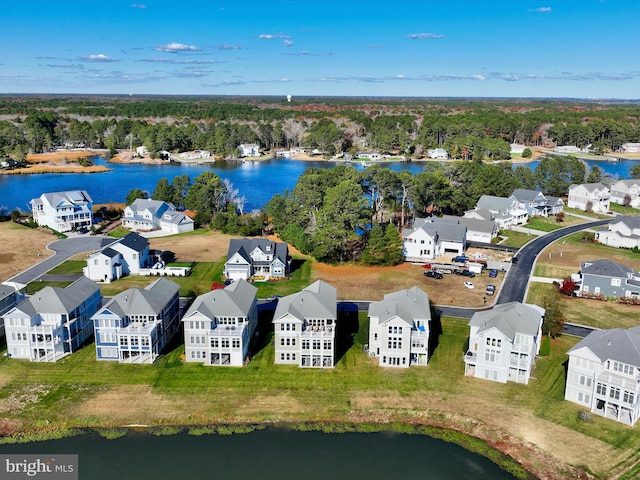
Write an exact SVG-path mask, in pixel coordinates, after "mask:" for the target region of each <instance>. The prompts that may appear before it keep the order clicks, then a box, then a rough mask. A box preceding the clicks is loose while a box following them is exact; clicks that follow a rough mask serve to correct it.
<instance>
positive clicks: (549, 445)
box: [0, 313, 640, 479]
mask: <svg viewBox="0 0 640 480" xmlns="http://www.w3.org/2000/svg"><path fill="white" fill-rule="evenodd" d="M352 320H353V319H352ZM347 321H348V320H347ZM367 325H368V321H367V319H366V315H365V314H363V313H360V314H359V316H358V321H357V327H356V328H355V329H352V330H353V331H352V333H351V334H350V335H349V336H348V337H347V338H343V340H342V345H343V347H342V350H341V352H340V355H339V361H338V362H337V365H336V368H335V369H331V370H316V369H313V370H312V369H309V370H305V369H298V368H296V367H293V366H282V365H274V364H273V361H274V347H273V345H272V344H271V339H272V335H271V333H270V330H269V329H268V326H267V327H266V329H265V330H263V335H262V336H261V337H260V340H259V341H258V342H257V343H256V345H255V348H254V354H253V357H252V359H251V362H250V363H249V364H248V365H247V366H245V367H243V368H212V367H204V366H202V365H198V364H192V363H185V362H183V360H182V355H183V352H184V347H183V346H182V345H178V346H176V347H175V348H173V349H172V350H170V351H168V352H167V353H166V355H164V356H163V357H162V358H160V359H159V360H158V361H157V362H156V363H155V364H154V365H120V364H117V363H116V364H114V363H109V362H97V361H96V360H95V350H94V347H93V345H89V346H87V347H85V348H83V349H81V350H80V351H78V352H76V353H74V354H73V355H71V356H68V357H66V358H64V359H62V360H61V361H59V362H57V363H55V364H36V363H30V362H26V361H19V360H12V359H7V358H6V357H0V415H1V417H2V420H1V421H0V426H1V427H2V428H3V431H4V432H5V433H8V432H9V431H10V430H11V429H22V430H27V431H30V432H44V431H51V430H54V431H55V429H56V428H66V427H70V426H83V427H94V428H97V427H107V428H108V427H119V426H123V425H131V424H146V425H154V426H162V425H176V424H178V425H184V424H186V425H203V424H209V423H255V422H275V423H277V422H292V423H295V422H343V423H344V422H363V421H364V422H371V423H393V422H406V423H414V424H436V425H444V426H449V427H451V428H455V429H458V430H460V431H463V432H466V433H470V434H472V435H475V436H478V437H479V438H483V439H485V440H487V441H488V442H489V443H490V444H493V445H495V446H498V447H499V448H501V449H502V450H503V451H506V452H507V453H508V454H510V455H511V456H513V458H515V459H516V460H517V461H519V462H521V463H522V464H523V465H524V466H525V467H526V468H527V469H529V470H531V471H534V472H537V473H538V475H539V476H540V477H541V478H551V479H554V478H557V479H560V478H567V477H568V476H570V475H571V472H570V469H569V468H568V467H566V466H565V465H574V466H581V467H583V468H587V469H588V470H590V471H592V472H593V473H595V474H596V475H598V476H599V477H602V478H604V477H607V476H609V475H610V474H611V473H612V472H614V471H617V469H619V468H620V466H621V465H626V464H628V463H631V462H633V461H635V460H636V459H637V458H638V456H639V455H640V453H639V452H640V437H639V436H638V435H636V434H635V430H634V429H630V428H627V427H624V426H622V425H617V424H615V422H610V421H607V420H604V419H601V418H599V417H595V416H594V418H593V420H592V421H591V422H582V421H580V420H579V418H578V412H579V411H580V409H579V408H578V407H577V406H576V405H574V404H571V403H569V402H565V401H564V400H563V395H564V362H565V361H566V355H565V352H566V350H568V349H569V348H571V346H573V345H574V344H575V343H576V342H577V339H574V338H570V337H566V338H559V339H555V340H553V341H552V350H551V351H552V353H551V355H550V356H549V357H544V358H540V359H539V360H538V363H537V366H536V370H535V372H534V378H533V379H532V381H531V382H530V384H529V385H528V386H525V385H516V384H506V385H502V384H496V383H494V382H488V381H484V380H479V379H473V378H467V377H465V376H464V363H463V361H462V355H463V354H464V351H465V348H466V344H467V341H468V326H467V322H466V321H463V320H460V319H453V318H444V319H442V322H441V327H442V334H441V335H440V337H439V342H438V346H437V347H436V348H435V350H434V353H433V356H432V358H431V360H430V362H429V365H428V366H427V367H411V368H409V369H388V368H380V367H379V366H378V365H377V361H376V360H374V359H372V358H370V357H369V356H368V355H367V353H366V352H365V351H364V349H363V345H364V344H365V343H367V342H368V327H367ZM263 328H264V325H263ZM585 445H590V446H591V447H590V448H585Z"/></svg>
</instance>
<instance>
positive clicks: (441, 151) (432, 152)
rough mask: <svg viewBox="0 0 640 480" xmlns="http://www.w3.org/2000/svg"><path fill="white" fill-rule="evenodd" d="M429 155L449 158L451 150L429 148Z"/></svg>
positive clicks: (437, 157)
mask: <svg viewBox="0 0 640 480" xmlns="http://www.w3.org/2000/svg"><path fill="white" fill-rule="evenodd" d="M427 157H429V158H433V159H441V160H446V159H447V158H449V152H447V151H446V150H445V149H444V148H430V149H428V150H427Z"/></svg>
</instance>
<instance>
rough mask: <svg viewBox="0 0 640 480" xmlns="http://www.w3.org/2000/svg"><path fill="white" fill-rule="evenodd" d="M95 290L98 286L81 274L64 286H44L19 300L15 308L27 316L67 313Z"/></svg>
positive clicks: (93, 293) (98, 288) (97, 289)
mask: <svg viewBox="0 0 640 480" xmlns="http://www.w3.org/2000/svg"><path fill="white" fill-rule="evenodd" d="M97 291H100V287H98V285H97V284H96V283H95V282H93V281H92V280H89V279H88V278H87V277H84V276H83V277H81V278H79V279H78V280H76V281H75V282H73V283H72V284H71V285H69V286H67V287H66V288H60V287H52V286H48V287H44V288H43V289H42V290H40V291H39V292H37V293H35V294H33V295H32V296H31V297H29V298H27V299H25V300H23V301H22V302H20V304H19V305H18V306H17V307H16V309H18V310H20V311H21V312H24V313H25V314H27V315H29V316H33V315H35V314H37V313H52V314H60V315H68V314H69V313H71V312H72V311H73V310H75V309H76V308H78V307H79V306H80V305H81V304H82V303H83V302H85V301H87V299H88V298H90V297H91V296H93V295H95V293H96V292H97Z"/></svg>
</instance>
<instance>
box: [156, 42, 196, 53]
mask: <svg viewBox="0 0 640 480" xmlns="http://www.w3.org/2000/svg"><path fill="white" fill-rule="evenodd" d="M155 49H156V50H157V51H158V52H168V53H177V52H197V51H199V50H200V49H199V48H198V47H196V46H195V45H185V44H184V43H177V42H172V43H167V44H166V45H157V46H156V47H155Z"/></svg>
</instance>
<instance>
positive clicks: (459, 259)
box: [451, 255, 469, 263]
mask: <svg viewBox="0 0 640 480" xmlns="http://www.w3.org/2000/svg"><path fill="white" fill-rule="evenodd" d="M467 260H469V257H467V256H465V255H458V256H457V257H453V258H452V259H451V261H452V262H453V263H464V262H466V261H467Z"/></svg>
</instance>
